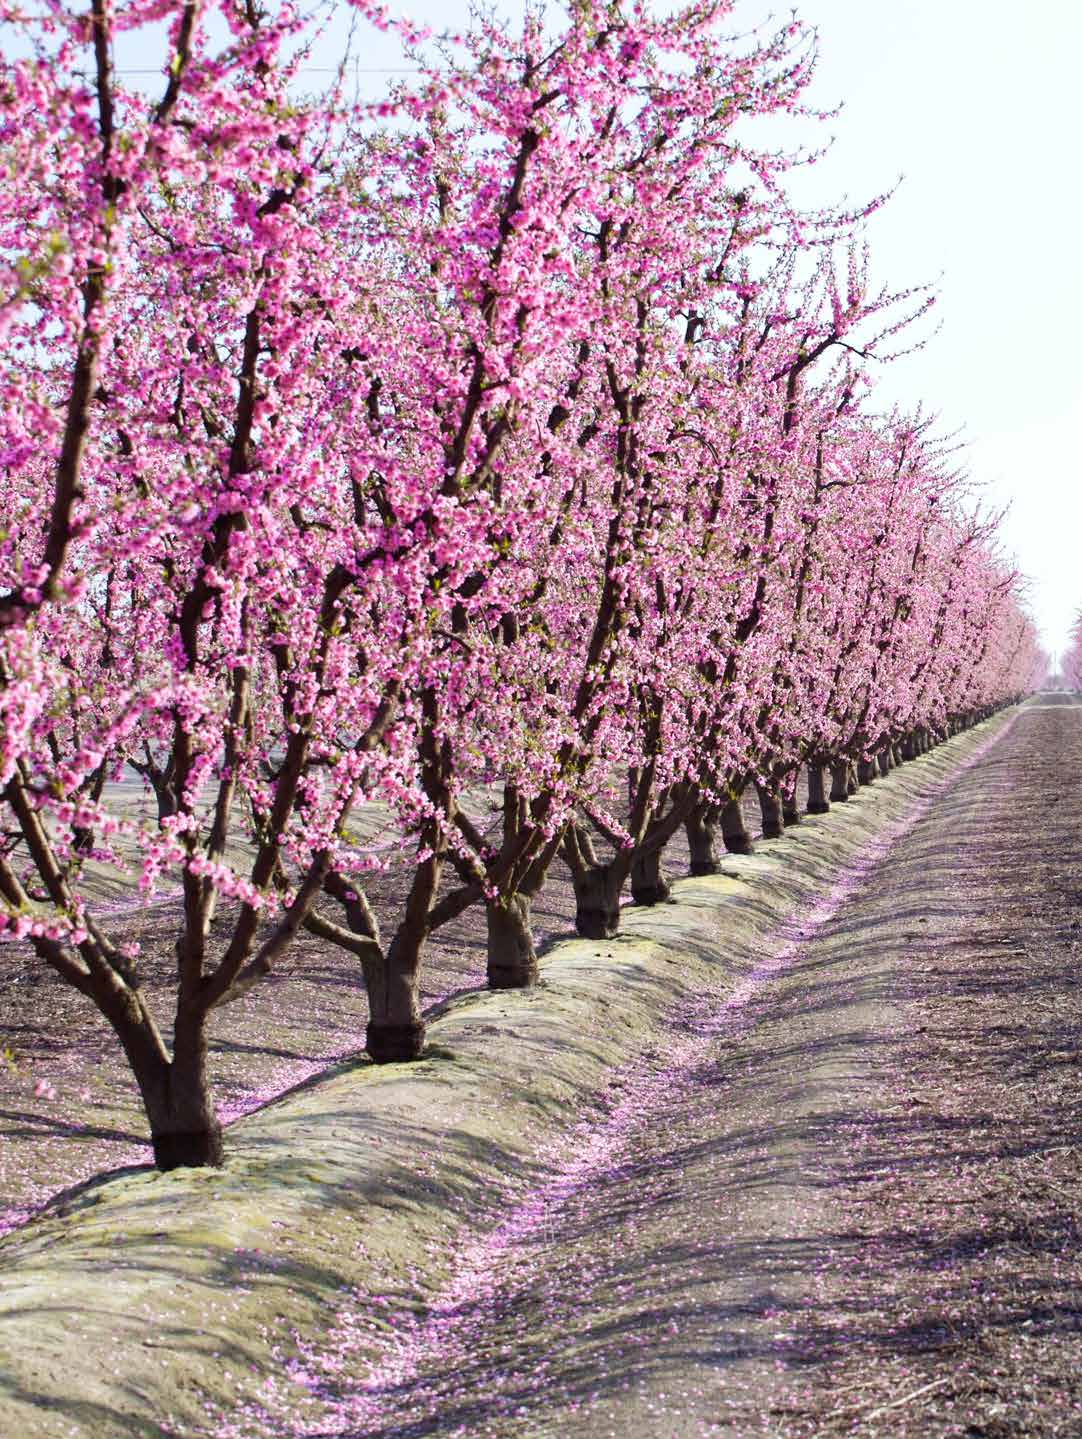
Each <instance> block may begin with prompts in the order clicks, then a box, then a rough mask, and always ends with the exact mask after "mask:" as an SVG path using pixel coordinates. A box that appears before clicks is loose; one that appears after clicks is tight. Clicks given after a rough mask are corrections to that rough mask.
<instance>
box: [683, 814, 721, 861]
mask: <svg viewBox="0 0 1082 1439" xmlns="http://www.w3.org/2000/svg"><path fill="white" fill-rule="evenodd" d="M684 830H685V832H686V834H687V837H688V849H689V851H690V853H691V863H690V865H689V868H690V870H691V873H692V874H694V875H702V874H717V872H718V869H719V868H720V866H719V864H718V852H717V822H716V820H715V819H714V816H713V814H712V812H711V811H709V810H707V811H705V812H704V813H702V814H700V813H699V811H698V810H696V811H695V812H694V813H693V814H690V815H689V816H688V818H687V821H686V822H685V824H684Z"/></svg>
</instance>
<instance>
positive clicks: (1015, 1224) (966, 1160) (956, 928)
mask: <svg viewBox="0 0 1082 1439" xmlns="http://www.w3.org/2000/svg"><path fill="white" fill-rule="evenodd" d="M1056 699H1057V701H1058V700H1059V697H1056ZM1064 699H1065V697H1064ZM1080 769H1082V705H1078V704H1074V703H1067V702H1053V697H1045V698H1044V699H1043V700H1038V701H1037V702H1033V703H1031V704H1029V705H1027V706H1025V707H1024V708H1023V709H1022V710H1021V711H1020V712H1019V713H1018V714H1017V716H1016V717H1015V719H1014V720H1013V722H1012V723H1011V724H1009V725H1008V727H1007V728H1006V729H1005V730H1004V731H1003V732H1002V733H1001V735H1000V736H999V737H998V738H997V739H996V740H995V742H994V743H993V744H991V745H990V746H989V748H988V749H987V751H986V752H985V753H984V754H983V756H982V758H981V759H980V761H979V762H978V763H976V764H974V765H972V766H971V767H969V768H967V769H965V770H963V771H962V772H960V773H959V774H958V775H957V777H956V778H955V779H954V780H953V781H952V783H951V784H950V785H949V786H948V788H947V789H946V790H945V791H944V792H942V793H941V794H940V795H939V796H938V797H937V798H936V800H935V802H934V803H933V804H932V805H931V806H930V807H929V808H927V810H926V812H924V813H923V814H922V815H919V816H918V817H917V818H916V821H915V823H913V824H912V825H911V826H909V827H908V829H906V830H905V831H904V832H902V833H900V834H897V835H895V836H894V837H893V843H892V844H890V845H889V848H888V844H887V843H884V845H883V853H882V854H880V855H878V856H875V855H873V856H870V857H869V865H868V867H867V868H866V869H865V870H864V871H863V872H854V873H852V874H850V875H848V876H844V877H842V880H841V881H840V883H839V886H837V888H836V892H835V894H834V895H833V896H831V897H828V899H827V900H826V901H825V902H824V904H823V906H822V907H821V908H820V909H819V910H818V911H817V912H816V913H815V914H811V915H808V916H806V917H805V919H804V922H803V923H802V924H801V925H800V926H799V927H794V929H793V931H792V932H791V933H790V934H788V935H784V936H779V942H778V947H777V949H776V950H775V952H774V953H773V954H771V955H766V956H764V959H763V967H762V969H761V971H760V972H759V973H758V974H757V975H756V976H753V980H752V982H751V983H750V987H747V988H746V990H745V992H744V993H743V994H742V995H740V996H738V1002H734V1001H730V1002H729V1003H728V1004H727V1005H726V1006H725V1008H724V1009H723V1010H721V1011H719V1012H715V1013H714V1014H712V1015H700V1016H697V1017H695V1019H694V1022H691V1021H690V1019H689V1020H687V1021H686V1022H685V1023H683V1024H682V1025H681V1026H680V1028H679V1030H678V1031H677V1032H674V1037H673V1051H672V1054H671V1055H662V1054H659V1055H658V1056H657V1061H656V1066H655V1067H654V1068H652V1069H650V1070H649V1071H648V1072H647V1071H644V1072H643V1073H642V1074H641V1075H639V1076H637V1077H636V1076H632V1077H631V1078H630V1079H628V1080H627V1081H626V1085H627V1087H626V1089H625V1090H624V1091H622V1092H620V1093H617V1094H615V1095H614V1099H613V1107H612V1112H611V1115H610V1118H609V1120H608V1123H607V1125H606V1126H605V1127H604V1131H603V1133H601V1134H599V1135H594V1136H593V1137H587V1138H585V1139H584V1143H583V1146H582V1148H581V1151H580V1152H579V1153H578V1154H577V1155H576V1156H575V1157H574V1158H573V1159H572V1160H571V1161H570V1162H569V1164H568V1167H567V1169H566V1172H565V1173H564V1174H563V1175H562V1176H561V1177H560V1180H559V1182H557V1183H555V1184H554V1185H552V1186H550V1187H549V1189H547V1190H546V1191H544V1192H542V1193H539V1194H537V1195H535V1196H534V1197H533V1199H532V1201H531V1202H530V1203H529V1204H528V1205H526V1206H525V1207H524V1208H523V1209H522V1210H521V1211H519V1212H517V1213H515V1214H514V1215H512V1216H510V1217H509V1219H508V1222H507V1224H506V1226H505V1227H504V1229H503V1230H502V1231H500V1233H499V1234H498V1235H497V1236H496V1239H495V1241H494V1242H487V1243H486V1244H485V1245H483V1246H479V1247H478V1250H477V1251H476V1253H471V1254H467V1255H465V1256H464V1257H463V1263H462V1268H461V1272H460V1275H459V1279H458V1281H457V1283H456V1285H455V1287H454V1290H453V1292H451V1293H449V1294H448V1295H447V1296H446V1301H445V1302H444V1303H442V1304H441V1305H440V1306H438V1307H437V1308H436V1309H434V1310H432V1311H430V1312H429V1314H428V1315H427V1316H426V1317H425V1318H424V1319H423V1320H422V1321H421V1322H420V1323H419V1324H418V1325H417V1327H416V1329H414V1330H413V1331H411V1332H410V1333H409V1334H407V1335H404V1336H402V1338H401V1339H400V1341H399V1343H398V1345H397V1346H395V1347H393V1348H391V1349H389V1350H388V1354H387V1358H386V1362H385V1364H384V1365H383V1366H382V1367H381V1368H380V1370H378V1371H377V1372H375V1373H371V1374H369V1375H367V1376H365V1378H364V1379H363V1380H362V1381H361V1383H360V1386H359V1389H354V1390H353V1391H352V1393H351V1394H350V1396H349V1403H348V1404H347V1405H345V1406H344V1408H343V1415H345V1413H347V1412H348V1413H349V1414H350V1415H351V1416H352V1417H351V1419H350V1421H349V1423H348V1424H345V1426H344V1427H343V1428H341V1429H336V1430H335V1432H337V1433H351V1434H354V1435H356V1436H357V1439H359V1436H360V1435H361V1434H362V1433H363V1434H364V1435H365V1436H366V1439H377V1436H378V1439H392V1436H398V1439H406V1436H422V1435H437V1434H438V1435H451V1434H462V1435H470V1436H478V1439H481V1436H491V1439H497V1436H500V1439H504V1436H506V1439H517V1436H522V1439H526V1436H549V1435H552V1436H557V1435H558V1436H561V1439H570V1436H590V1439H601V1436H610V1435H611V1436H640V1435H641V1436H647V1435H649V1436H655V1435H656V1436H666V1439H677V1436H679V1439H684V1436H687V1439H693V1436H705V1435H713V1434H735V1435H742V1434H748V1435H751V1434H760V1433H762V1434H771V1435H775V1434H776V1435H802V1434H833V1433H837V1434H842V1433H860V1432H863V1433H868V1434H876V1435H882V1434H888V1435H894V1434H899V1435H901V1434H913V1435H931V1434H942V1435H948V1434H951V1435H955V1434H959V1435H972V1436H979V1435H1008V1434H1009V1435H1020V1434H1026V1435H1046V1434H1047V1435H1053V1434H1064V1435H1078V1434H1082V1247H1080V1245H1079V1226H1080V1218H1082V1206H1080V1203H1079V1190H1078V1186H1077V1179H1078V1173H1079V1155H1080V1154H1082V1132H1080V1131H1082V1118H1080V1115H1082V1109H1080V1103H1079V1102H1080V1100H1082V1080H1080V1065H1079V1058H1080V1044H1079V1040H1080V1037H1082V1012H1080V1000H1082V989H1080V987H1079V975H1078V967H1077V958H1078V946H1079V944H1080V943H1082V807H1080V805H1079V802H1078V799H1077V796H1076V787H1077V775H1078V773H1079V771H1080ZM783 842H784V841H783ZM696 1030H697V1032H695V1031H696Z"/></svg>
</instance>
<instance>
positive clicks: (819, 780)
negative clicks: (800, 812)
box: [808, 764, 830, 814]
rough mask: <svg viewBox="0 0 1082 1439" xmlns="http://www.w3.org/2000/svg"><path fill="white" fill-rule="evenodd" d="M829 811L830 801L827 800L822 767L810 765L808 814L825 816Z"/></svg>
mask: <svg viewBox="0 0 1082 1439" xmlns="http://www.w3.org/2000/svg"><path fill="white" fill-rule="evenodd" d="M829 809H830V801H829V800H828V799H827V794H826V784H825V781H824V776H823V766H822V765H821V764H810V765H809V766H808V813H809V814H826V813H827V811H828V810H829Z"/></svg>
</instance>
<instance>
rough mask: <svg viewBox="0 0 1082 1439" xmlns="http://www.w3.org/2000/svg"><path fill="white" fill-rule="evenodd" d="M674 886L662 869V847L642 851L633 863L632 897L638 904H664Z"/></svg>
mask: <svg viewBox="0 0 1082 1439" xmlns="http://www.w3.org/2000/svg"><path fill="white" fill-rule="evenodd" d="M671 894H672V886H671V885H670V884H669V880H668V877H667V876H666V874H665V873H664V871H663V870H662V868H661V846H660V845H658V846H657V847H651V848H650V849H646V850H640V851H639V853H638V854H636V856H635V858H634V859H633V860H632V862H631V897H632V899H634V901H635V903H636V904H662V903H663V902H664V901H665V900H667V899H668V898H669V896H670V895H671Z"/></svg>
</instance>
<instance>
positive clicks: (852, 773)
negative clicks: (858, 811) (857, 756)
mask: <svg viewBox="0 0 1082 1439" xmlns="http://www.w3.org/2000/svg"><path fill="white" fill-rule="evenodd" d="M845 787H846V790H847V791H848V793H849V794H851V795H853V794H856V792H857V790H858V789H860V782H859V781H858V779H857V772H856V770H855V769H854V768H853V766H852V765H849V766H848V768H847V770H846V776H845Z"/></svg>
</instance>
